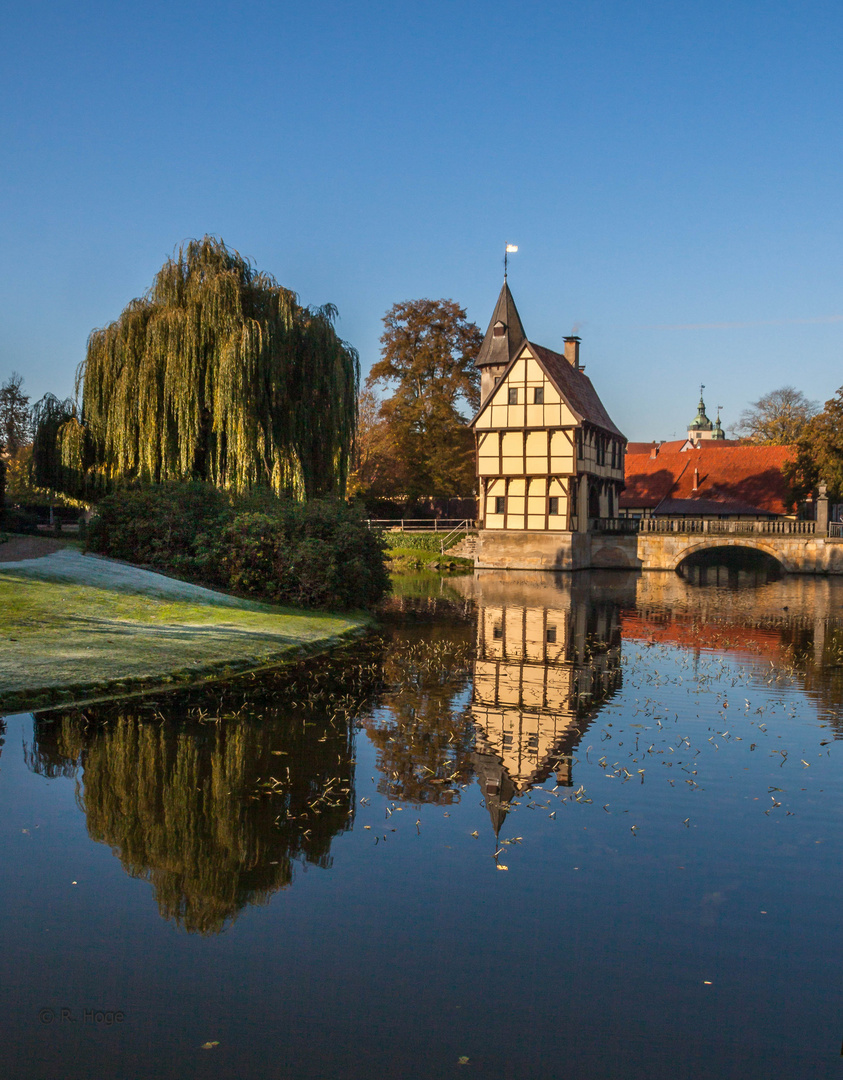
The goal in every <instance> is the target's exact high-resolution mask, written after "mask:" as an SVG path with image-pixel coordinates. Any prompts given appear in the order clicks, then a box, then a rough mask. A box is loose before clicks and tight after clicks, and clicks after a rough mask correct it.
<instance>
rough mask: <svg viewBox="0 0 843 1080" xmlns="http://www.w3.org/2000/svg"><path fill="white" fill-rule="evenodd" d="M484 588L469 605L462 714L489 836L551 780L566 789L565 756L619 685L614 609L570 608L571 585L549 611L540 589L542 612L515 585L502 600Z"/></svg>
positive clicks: (498, 588)
mask: <svg viewBox="0 0 843 1080" xmlns="http://www.w3.org/2000/svg"><path fill="white" fill-rule="evenodd" d="M543 576H544V575H543ZM547 576H548V577H551V576H552V575H547ZM493 588H494V592H495V593H496V595H494V596H488V595H484V594H488V592H489V591H490V590H487V589H482V588H481V595H480V602H479V603H478V612H477V643H476V655H475V660H474V684H473V691H472V701H471V713H472V719H473V721H474V724H475V731H476V751H475V769H476V771H477V774H478V778H479V781H480V784H481V787H482V790H483V792H484V795H485V797H486V804H487V807H488V809H489V813H490V815H491V817H492V823H493V825H494V827H495V830H496V831H497V830H498V829H499V828H500V826H501V824H502V822H503V819H504V817H505V816H506V808H507V806H508V804H509V802H510V800H511V799H513V798H514V797H516V796H517V795H518V794H521V793H523V792H525V791H527V790H529V788H531V787H533V786H534V785H536V784H542V783H544V781H545V780H547V779H548V777H549V776H550V775H551V773H555V776H556V782H557V783H558V784H560V785H570V784H571V783H572V781H573V777H572V757H573V751H574V748H575V747H576V745H577V743H578V741H579V739H580V736H581V735H582V733H583V731H584V730H585V728H586V727H587V725H588V724H589V722H590V721H591V720H592V719H593V717H594V716H595V715H596V713H597V711H598V710H599V708H600V706H601V705H602V704H603V703H604V702H605V701H606V700H607V699H608V698H609V697H610V696H611V695H612V694H613V693H614V692H615V691H616V690H617V689H618V687H619V686H620V654H619V646H620V624H619V621H618V608H617V605H616V604H614V603H611V602H607V601H605V600H602V601H601V600H600V599H598V600H594V599H592V600H590V601H589V600H588V599H584V600H583V601H582V602H576V600H575V597H574V595H573V594H572V591H571V588H570V587H567V588H565V589H554V590H552V591H551V592H550V600H551V602H550V603H547V600H548V592H547V591H545V592H544V597H543V598H544V599H545V603H544V604H541V603H536V602H530V601H531V599H533V598H532V597H530V596H525V595H524V590H523V589H519V588H518V586H517V585H516V586H514V587H513V588H511V589H510V590H509V594H508V595H507V594H506V589H505V588H504V587H503V586H502V584H501V582H500V580H498V581H497V582H496V583H495V584H494V586H493ZM502 590H503V595H501V593H502ZM531 591H537V590H531ZM557 598H558V599H557ZM554 600H556V603H554V602H553V601H554Z"/></svg>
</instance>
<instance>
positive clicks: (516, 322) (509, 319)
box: [474, 282, 527, 367]
mask: <svg viewBox="0 0 843 1080" xmlns="http://www.w3.org/2000/svg"><path fill="white" fill-rule="evenodd" d="M495 323H503V325H504V328H505V330H504V333H503V335H502V336H501V337H495ZM526 340H527V335H526V334H525V333H524V327H523V326H522V325H521V316H520V315H519V314H518V308H517V307H516V306H515V301H514V300H513V299H512V293H511V292H510V291H509V286H508V285H507V283H506V282H504V283H503V288H502V289H501V292H500V296H499V297H498V302H497V304H495V310H494V313H493V314H492V321H491V322H490V323H489V328H488V329H487V331H486V336H485V337H484V338H483V344H482V345H481V346H480V352H479V353H478V354H477V359H476V360H475V361H474V363H475V364H476V365H477V367H485V366H486V365H487V364H508V363H509V361H510V360H511V359H512V358H513V356H515V354H516V353H517V352H518V350H519V349H520V348H521V346H522V345H523V344H524V342H525V341H526Z"/></svg>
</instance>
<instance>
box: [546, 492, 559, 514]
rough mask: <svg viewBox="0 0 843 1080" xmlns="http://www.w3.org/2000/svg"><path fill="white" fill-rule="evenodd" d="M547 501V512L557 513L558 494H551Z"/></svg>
mask: <svg viewBox="0 0 843 1080" xmlns="http://www.w3.org/2000/svg"><path fill="white" fill-rule="evenodd" d="M547 503H548V506H547V512H548V513H549V514H558V513H559V496H558V495H551V496H550V498H549V499H548V500H547Z"/></svg>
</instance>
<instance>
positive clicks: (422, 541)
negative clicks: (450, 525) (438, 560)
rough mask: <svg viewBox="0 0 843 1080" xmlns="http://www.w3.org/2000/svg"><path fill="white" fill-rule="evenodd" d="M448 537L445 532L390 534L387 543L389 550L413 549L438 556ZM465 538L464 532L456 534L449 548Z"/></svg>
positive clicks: (450, 540) (449, 543)
mask: <svg viewBox="0 0 843 1080" xmlns="http://www.w3.org/2000/svg"><path fill="white" fill-rule="evenodd" d="M446 535H447V533H446V532H445V531H444V530H443V531H442V532H426V533H405V532H388V533H387V534H386V542H387V546H388V548H413V549H414V550H416V551H433V552H435V553H436V554H437V555H438V554H439V553H440V552H441V550H442V541H443V540H444V539H445V536H446ZM464 536H465V533H464V532H461V533H455V535H454V536H452V537H451V538H450V539H449V541H448V546H449V547H452V546H453V545H454V544H456V543H457V542H458V541H460V540H462V538H463V537H464Z"/></svg>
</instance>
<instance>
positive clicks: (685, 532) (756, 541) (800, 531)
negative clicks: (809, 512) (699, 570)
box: [590, 518, 843, 574]
mask: <svg viewBox="0 0 843 1080" xmlns="http://www.w3.org/2000/svg"><path fill="white" fill-rule="evenodd" d="M636 526H637V531H636V532H634V533H629V534H626V535H624V533H623V532H622V531H621V530H622V529H623V528H624V527H629V526H626V524H625V523H624V524H623V525H622V524H621V523H620V522H619V523H618V524H617V531H614V530H613V528H612V523H611V522H606V523H603V522H600V523H598V524H597V528H596V529H595V531H594V532H592V533H591V544H590V547H591V552H590V564H591V565H592V566H594V567H629V568H638V569H642V570H676V569H677V567H678V566H679V565H680V564H681V563H682V562H684V560H685V559H687V558H688V557H689V556H690V555H693V554H697V553H699V552H702V551H711V550H712V549H716V548H732V549H735V548H743V549H749V550H752V551H761V552H763V553H764V554H766V555H770V556H772V558H774V559H775V560H776V561H777V562H779V563H780V564H781V566H782V569H784V570H785V571H787V572H788V573H792V574H843V538H841V537H840V536H839V535H838V536H818V535H816V528H815V523H814V522H813V521H703V520H693V519H688V518H645V519H643V520H641V521H640V522H637V523H636ZM832 531H837V532H838V533H839V532H840V529H839V527H838V529H837V530H834V527H833V526H832Z"/></svg>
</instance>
